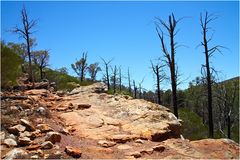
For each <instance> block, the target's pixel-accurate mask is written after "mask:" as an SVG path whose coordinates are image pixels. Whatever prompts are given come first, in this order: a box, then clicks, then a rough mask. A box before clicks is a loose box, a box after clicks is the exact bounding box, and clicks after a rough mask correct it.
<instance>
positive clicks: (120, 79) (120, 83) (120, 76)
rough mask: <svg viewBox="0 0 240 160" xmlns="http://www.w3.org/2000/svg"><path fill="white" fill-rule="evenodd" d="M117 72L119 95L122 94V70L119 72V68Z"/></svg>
mask: <svg viewBox="0 0 240 160" xmlns="http://www.w3.org/2000/svg"><path fill="white" fill-rule="evenodd" d="M118 71H119V91H120V93H121V92H122V70H121V66H120V67H119V68H118Z"/></svg>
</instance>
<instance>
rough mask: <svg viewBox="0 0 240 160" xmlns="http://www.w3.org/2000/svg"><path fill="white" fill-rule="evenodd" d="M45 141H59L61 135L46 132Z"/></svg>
mask: <svg viewBox="0 0 240 160" xmlns="http://www.w3.org/2000/svg"><path fill="white" fill-rule="evenodd" d="M45 140H46V141H51V142H52V143H56V142H60V141H61V135H60V134H59V133H57V132H48V133H47V135H46V137H45Z"/></svg>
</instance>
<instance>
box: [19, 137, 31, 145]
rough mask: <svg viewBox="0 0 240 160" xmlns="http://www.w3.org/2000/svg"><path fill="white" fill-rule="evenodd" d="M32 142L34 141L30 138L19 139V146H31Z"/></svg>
mask: <svg viewBox="0 0 240 160" xmlns="http://www.w3.org/2000/svg"><path fill="white" fill-rule="evenodd" d="M31 142H32V141H31V140H30V138H28V137H19V138H18V144H19V145H20V146H27V145H30V144H31Z"/></svg>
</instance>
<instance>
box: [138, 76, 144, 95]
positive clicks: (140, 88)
mask: <svg viewBox="0 0 240 160" xmlns="http://www.w3.org/2000/svg"><path fill="white" fill-rule="evenodd" d="M144 79H145V77H144V78H143V79H142V81H141V82H139V84H138V86H139V98H140V99H141V98H142V83H143V81H144Z"/></svg>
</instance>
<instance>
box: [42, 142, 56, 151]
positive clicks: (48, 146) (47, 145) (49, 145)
mask: <svg viewBox="0 0 240 160" xmlns="http://www.w3.org/2000/svg"><path fill="white" fill-rule="evenodd" d="M51 148H53V144H52V142H50V141H46V142H43V143H42V144H41V149H51Z"/></svg>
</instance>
